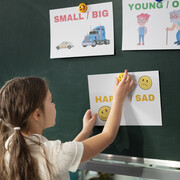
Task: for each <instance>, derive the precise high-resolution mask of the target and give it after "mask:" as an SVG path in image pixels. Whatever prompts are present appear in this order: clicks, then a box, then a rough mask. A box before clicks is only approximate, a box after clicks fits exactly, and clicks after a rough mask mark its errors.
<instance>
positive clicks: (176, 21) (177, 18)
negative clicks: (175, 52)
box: [166, 10, 180, 45]
mask: <svg viewBox="0 0 180 180" xmlns="http://www.w3.org/2000/svg"><path fill="white" fill-rule="evenodd" d="M169 14H170V21H171V22H172V23H173V24H172V27H167V28H166V31H167V34H166V44H167V36H168V31H173V30H174V29H175V28H176V29H177V30H178V31H177V33H176V39H177V41H175V42H174V44H177V45H180V10H174V11H171V12H170V13H169Z"/></svg>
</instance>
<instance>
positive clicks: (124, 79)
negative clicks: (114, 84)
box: [121, 69, 128, 83]
mask: <svg viewBox="0 0 180 180" xmlns="http://www.w3.org/2000/svg"><path fill="white" fill-rule="evenodd" d="M127 76H128V71H127V69H126V70H125V71H124V77H123V79H122V81H121V83H125V82H126V79H127Z"/></svg>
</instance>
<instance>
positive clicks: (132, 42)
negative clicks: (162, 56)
mask: <svg viewBox="0 0 180 180" xmlns="http://www.w3.org/2000/svg"><path fill="white" fill-rule="evenodd" d="M122 27H123V43H122V50H153V49H157V50H158V49H180V1H170V0H163V1H161V2H157V1H155V0H153V1H152V0H138V1H134V0H128V1H127V0H123V25H122Z"/></svg>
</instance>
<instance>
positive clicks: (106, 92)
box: [88, 71, 162, 126]
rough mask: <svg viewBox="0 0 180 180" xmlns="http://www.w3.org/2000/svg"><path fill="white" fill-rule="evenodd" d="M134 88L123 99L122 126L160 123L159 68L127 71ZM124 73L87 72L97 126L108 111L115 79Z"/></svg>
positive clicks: (156, 124) (105, 119) (106, 116)
mask: <svg viewBox="0 0 180 180" xmlns="http://www.w3.org/2000/svg"><path fill="white" fill-rule="evenodd" d="M129 74H130V75H131V76H132V78H133V79H134V81H135V84H136V85H135V88H134V90H133V91H132V92H131V93H130V94H129V95H128V97H127V98H126V100H125V102H124V106H123V111H122V119H121V124H120V125H121V126H162V116H161V100H160V87H159V71H142V72H129ZM117 77H119V78H120V79H122V77H123V73H112V74H98V75H88V86H89V100H90V108H91V112H92V114H94V113H97V114H98V115H97V118H96V124H95V125H96V126H104V124H105V123H106V121H107V118H108V115H109V113H110V111H111V106H112V102H113V89H114V84H115V79H116V78H117Z"/></svg>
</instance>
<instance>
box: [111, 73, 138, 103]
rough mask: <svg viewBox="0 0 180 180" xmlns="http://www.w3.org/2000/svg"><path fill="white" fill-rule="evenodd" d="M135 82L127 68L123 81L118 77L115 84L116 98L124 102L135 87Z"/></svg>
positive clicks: (114, 95)
mask: <svg viewBox="0 0 180 180" xmlns="http://www.w3.org/2000/svg"><path fill="white" fill-rule="evenodd" d="M134 86H135V83H134V80H133V79H132V77H131V76H130V75H129V74H128V71H127V70H125V72H124V77H123V79H122V80H121V82H119V81H118V79H116V83H115V86H114V94H113V97H114V100H115V101H116V100H117V101H119V102H124V101H125V99H126V97H127V96H128V94H129V93H130V92H131V91H132V90H133V89H134Z"/></svg>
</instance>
